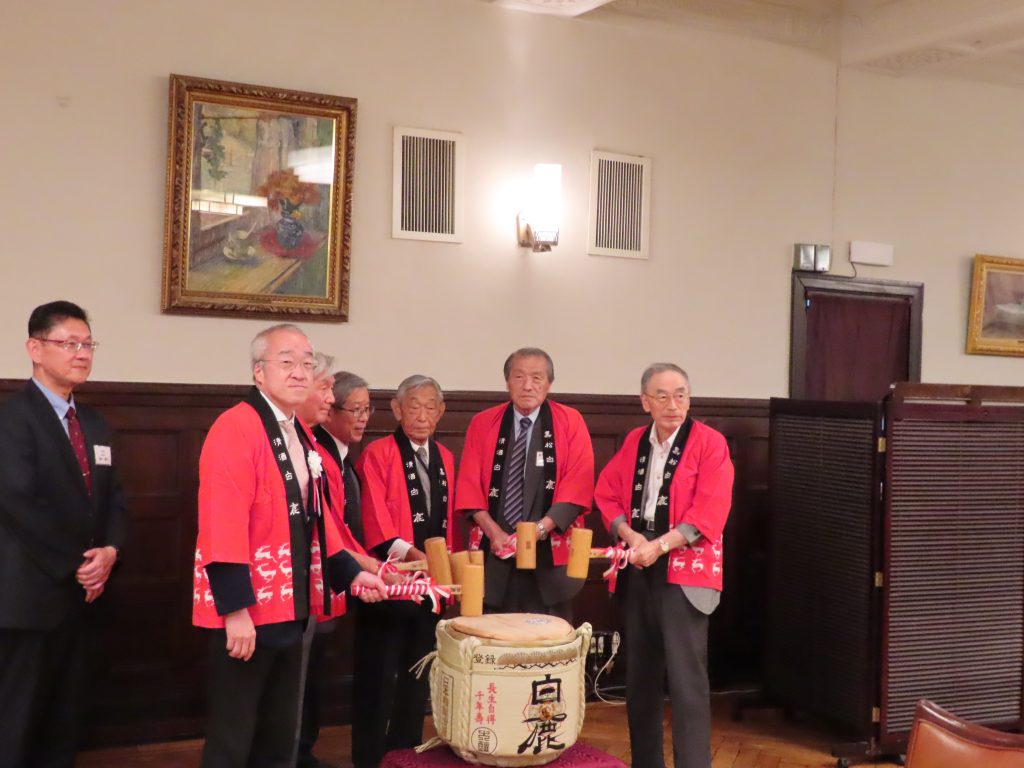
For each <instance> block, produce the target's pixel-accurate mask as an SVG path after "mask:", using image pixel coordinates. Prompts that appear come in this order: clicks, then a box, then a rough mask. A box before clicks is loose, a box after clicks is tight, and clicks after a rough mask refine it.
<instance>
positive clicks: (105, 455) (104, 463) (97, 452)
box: [92, 445, 110, 467]
mask: <svg viewBox="0 0 1024 768" xmlns="http://www.w3.org/2000/svg"><path fill="white" fill-rule="evenodd" d="M92 450H93V459H94V460H95V462H96V466H97V467H109V466H110V446H109V445H94V446H93V447H92Z"/></svg>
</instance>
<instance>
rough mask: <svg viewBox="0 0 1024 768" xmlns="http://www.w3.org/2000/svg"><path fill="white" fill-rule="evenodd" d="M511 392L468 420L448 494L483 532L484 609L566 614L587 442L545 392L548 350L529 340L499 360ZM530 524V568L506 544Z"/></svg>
mask: <svg viewBox="0 0 1024 768" xmlns="http://www.w3.org/2000/svg"><path fill="white" fill-rule="evenodd" d="M504 373H505V385H506V387H507V388H508V392H509V399H510V402H508V403H502V404H501V405H497V406H494V407H493V408H488V409H487V410H485V411H482V412H480V413H478V414H477V415H476V416H474V417H473V420H472V421H470V423H469V429H467V431H466V443H465V445H464V447H463V449H462V462H461V464H460V465H459V476H458V484H457V486H456V490H455V503H456V506H457V508H458V510H459V511H460V512H462V513H464V514H465V515H466V516H467V517H469V518H470V519H471V520H472V522H473V523H475V524H476V525H477V526H479V527H480V529H481V531H482V532H483V536H484V538H483V543H482V548H483V549H484V551H485V553H486V554H485V557H486V560H485V568H484V573H485V580H486V583H485V584H484V609H485V610H486V611H487V612H514V613H520V612H527V613H547V614H551V615H554V616H561V617H562V618H564V619H567V620H570V621H571V619H572V616H571V613H572V611H571V600H572V598H573V596H574V595H575V594H576V593H577V592H579V590H580V588H581V587H582V586H583V581H582V580H577V579H570V578H568V577H567V576H566V575H565V564H566V562H567V561H568V557H569V546H568V540H567V533H568V529H569V528H570V527H571V526H573V525H576V524H578V523H577V520H580V522H582V520H581V518H582V516H584V515H586V513H587V512H588V511H589V510H590V504H591V501H592V499H593V495H594V450H593V447H592V446H591V443H590V433H589V432H588V431H587V426H586V424H585V423H584V422H583V417H582V416H581V415H580V413H579V411H577V410H575V409H573V408H569V407H568V406H565V405H561V404H559V403H555V402H551V401H550V400H548V399H547V396H548V391H549V390H550V389H551V384H552V382H553V381H554V380H555V366H554V363H553V362H552V361H551V356H550V355H548V353H547V352H545V351H544V350H542V349H537V348H536V347H524V348H522V349H518V350H516V351H515V352H513V353H512V354H511V355H509V356H508V359H507V360H505V368H504ZM523 522H532V523H536V525H537V539H538V543H537V568H536V570H532V571H526V570H522V571H520V570H517V569H516V567H515V559H514V558H503V556H504V555H506V554H507V552H506V550H507V549H508V547H507V545H508V539H509V536H510V535H511V534H512V533H513V532H514V531H515V528H516V525H517V524H518V523H523Z"/></svg>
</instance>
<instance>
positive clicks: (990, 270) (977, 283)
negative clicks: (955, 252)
mask: <svg viewBox="0 0 1024 768" xmlns="http://www.w3.org/2000/svg"><path fill="white" fill-rule="evenodd" d="M967 353H968V354H972V355H1012V356H1024V261H1022V260H1021V259H1006V258H1000V257H998V256H982V255H980V254H979V255H977V256H975V257H974V276H973V278H972V279H971V309H970V314H969V316H968V318H967Z"/></svg>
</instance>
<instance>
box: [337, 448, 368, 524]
mask: <svg viewBox="0 0 1024 768" xmlns="http://www.w3.org/2000/svg"><path fill="white" fill-rule="evenodd" d="M341 472H342V479H343V480H344V483H345V525H347V526H348V529H349V530H350V531H352V535H353V536H355V539H356V541H358V542H359V543H360V544H362V543H363V515H362V512H361V511H360V509H359V502H360V498H359V478H357V477H356V472H355V470H354V469H352V465H351V464H350V463H349V461H348V457H346V458H345V459H344V461H342V463H341Z"/></svg>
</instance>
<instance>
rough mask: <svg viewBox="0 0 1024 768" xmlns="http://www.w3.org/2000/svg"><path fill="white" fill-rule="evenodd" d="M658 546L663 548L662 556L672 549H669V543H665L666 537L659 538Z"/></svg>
mask: <svg viewBox="0 0 1024 768" xmlns="http://www.w3.org/2000/svg"><path fill="white" fill-rule="evenodd" d="M658 546H659V547H661V554H663V555H664V554H667V553H668V551H669V549H671V547H669V545H668V542H667V541H665V537H664V536H659V537H658Z"/></svg>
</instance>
